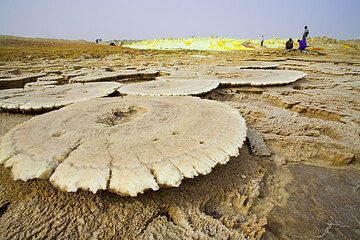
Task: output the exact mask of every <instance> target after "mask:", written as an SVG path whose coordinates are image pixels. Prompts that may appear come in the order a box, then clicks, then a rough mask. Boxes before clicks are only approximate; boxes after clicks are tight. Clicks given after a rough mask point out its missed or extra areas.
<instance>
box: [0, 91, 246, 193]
mask: <svg viewBox="0 0 360 240" xmlns="http://www.w3.org/2000/svg"><path fill="white" fill-rule="evenodd" d="M79 112H81V114H79ZM49 123H51V124H49ZM245 137H246V126H245V121H244V119H243V118H242V117H241V116H240V114H239V112H238V111H236V110H235V109H233V108H231V107H230V106H228V105H226V104H223V103H217V102H214V101H209V100H201V99H199V98H192V97H138V96H127V97H124V98H123V99H120V98H107V99H96V100H92V101H87V102H82V103H79V104H73V105H70V106H68V107H66V108H63V109H61V110H58V111H54V112H50V113H47V114H43V115H41V116H38V117H36V118H33V119H31V120H30V121H28V122H26V123H23V124H21V125H19V126H18V127H16V128H14V129H13V130H11V131H10V132H8V133H7V134H6V135H5V136H4V137H3V139H2V144H1V148H0V150H1V152H0V162H1V163H3V164H4V165H5V166H6V167H11V168H12V174H13V177H14V179H21V180H24V181H26V180H29V179H33V178H43V179H50V181H51V182H52V183H53V185H55V186H57V187H59V188H60V189H63V190H66V191H69V192H74V191H77V190H78V189H84V190H90V191H92V192H94V193H95V192H97V191H98V190H100V189H108V190H110V191H113V192H116V193H119V194H121V195H130V196H136V195H137V194H138V193H143V191H144V190H147V189H152V190H157V189H159V187H164V186H179V185H180V183H181V181H182V179H183V178H192V177H194V176H197V175H198V174H208V173H210V172H211V170H212V168H213V167H214V166H215V165H217V164H225V163H227V162H228V161H229V157H230V156H237V155H238V154H239V150H238V148H239V147H241V146H242V144H243V141H244V140H245ZM34 156H36V158H35V157H34Z"/></svg>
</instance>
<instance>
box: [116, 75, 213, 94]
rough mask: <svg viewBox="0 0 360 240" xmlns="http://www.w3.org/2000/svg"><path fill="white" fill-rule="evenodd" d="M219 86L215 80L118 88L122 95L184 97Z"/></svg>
mask: <svg viewBox="0 0 360 240" xmlns="http://www.w3.org/2000/svg"><path fill="white" fill-rule="evenodd" d="M218 86H219V81H217V80H202V79H196V80H195V79H192V80H175V79H173V80H170V79H166V80H156V81H150V82H142V83H133V84H126V85H123V86H121V87H120V88H119V90H118V91H119V92H120V93H122V94H130V95H140V96H186V95H200V94H203V93H207V92H210V91H211V90H213V89H215V88H217V87H218Z"/></svg>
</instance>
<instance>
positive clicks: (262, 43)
mask: <svg viewBox="0 0 360 240" xmlns="http://www.w3.org/2000/svg"><path fill="white" fill-rule="evenodd" d="M260 46H262V47H263V46H264V36H263V35H261V42H260Z"/></svg>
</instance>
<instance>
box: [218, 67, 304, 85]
mask: <svg viewBox="0 0 360 240" xmlns="http://www.w3.org/2000/svg"><path fill="white" fill-rule="evenodd" d="M304 77H306V73H304V72H300V71H290V70H260V69H257V70H253V69H242V70H239V71H237V72H236V76H235V77H228V76H227V77H225V78H222V77H221V76H218V80H219V82H220V84H221V85H225V86H245V85H250V86H271V85H283V84H289V83H292V82H296V81H297V80H299V79H302V78H304Z"/></svg>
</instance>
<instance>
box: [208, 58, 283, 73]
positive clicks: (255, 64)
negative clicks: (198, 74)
mask: <svg viewBox="0 0 360 240" xmlns="http://www.w3.org/2000/svg"><path fill="white" fill-rule="evenodd" d="M279 65H280V64H278V63H272V62H259V61H245V62H242V64H240V65H238V66H218V67H215V69H214V72H216V73H234V72H238V71H239V70H241V69H274V68H277V67H279Z"/></svg>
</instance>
